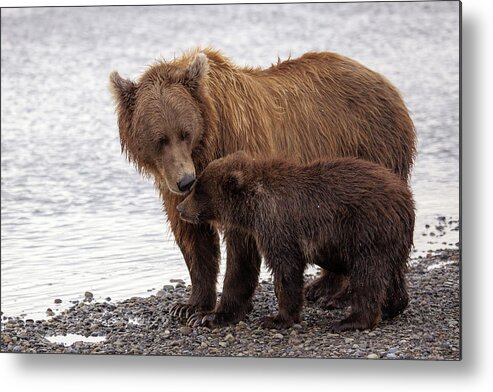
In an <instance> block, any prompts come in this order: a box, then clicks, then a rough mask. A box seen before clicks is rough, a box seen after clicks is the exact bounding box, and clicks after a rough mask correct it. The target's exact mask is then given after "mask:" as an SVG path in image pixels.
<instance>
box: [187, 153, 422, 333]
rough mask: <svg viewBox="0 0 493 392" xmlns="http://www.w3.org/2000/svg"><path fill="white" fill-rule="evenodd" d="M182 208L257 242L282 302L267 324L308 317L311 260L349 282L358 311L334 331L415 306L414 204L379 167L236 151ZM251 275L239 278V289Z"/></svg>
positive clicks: (212, 168) (210, 170) (210, 171)
mask: <svg viewBox="0 0 493 392" xmlns="http://www.w3.org/2000/svg"><path fill="white" fill-rule="evenodd" d="M178 210H179V211H180V214H181V217H182V219H185V220H187V221H189V222H192V223H199V222H201V223H205V222H209V223H212V224H214V225H216V226H219V227H221V228H222V229H223V230H225V231H226V232H228V231H231V230H238V231H240V232H243V233H244V235H247V236H252V237H253V238H254V239H255V242H256V244H257V246H258V250H259V252H260V254H261V255H262V256H263V257H264V258H265V262H266V264H267V266H268V267H269V268H270V270H271V271H272V273H273V275H274V287H275V293H276V296H277V299H278V302H279V313H278V314H277V315H276V316H274V317H268V318H266V319H265V320H264V326H266V327H269V328H286V327H289V326H290V325H292V324H293V323H295V322H298V321H299V316H300V310H301V307H302V303H303V297H302V291H303V273H304V270H305V267H306V265H307V264H317V265H319V266H321V267H322V268H324V269H326V270H328V271H330V272H331V273H332V274H334V275H336V276H340V277H345V278H347V281H348V282H349V290H350V291H351V297H350V305H351V313H350V314H349V315H348V317H346V318H345V319H344V320H342V321H340V322H337V323H336V324H335V325H333V329H334V330H346V329H366V328H373V327H375V325H377V323H378V322H379V321H380V320H381V318H382V315H383V314H384V315H386V317H394V316H395V315H397V314H399V313H401V312H402V311H403V310H404V309H405V308H406V306H407V304H408V295H407V290H406V283H405V278H404V274H405V272H406V268H407V260H408V256H409V252H410V250H411V247H412V244H413V230H414V202H413V198H412V194H411V191H410V190H409V188H408V187H407V185H406V183H405V182H404V181H402V180H401V179H400V178H399V177H398V176H396V175H395V174H393V173H391V172H390V170H388V169H386V168H383V167H381V166H379V165H377V164H374V163H371V162H367V161H363V160H359V159H354V158H339V159H334V160H318V161H315V162H313V163H310V164H307V165H299V164H296V163H294V162H290V161H286V160H280V159H268V160H258V159H257V160H252V159H251V158H249V157H247V156H245V154H241V153H236V154H232V155H230V156H228V157H226V158H223V159H220V160H217V161H214V162H212V163H211V164H210V165H209V166H208V167H207V168H206V169H205V170H204V171H203V173H202V175H201V176H200V177H199V179H198V180H197V183H196V186H195V188H194V189H193V191H192V193H191V194H190V195H189V196H188V197H187V198H186V199H185V200H184V201H183V202H182V203H181V204H180V205H179V206H178ZM236 262H237V261H236V260H228V263H236ZM248 281H249V279H246V280H240V281H238V282H236V284H237V291H239V292H241V291H242V285H243V284H244V282H248ZM203 320H204V321H205V322H206V323H207V322H210V321H213V322H214V321H215V319H214V318H212V319H211V318H209V317H207V316H206V317H204V318H203ZM212 324H214V323H212Z"/></svg>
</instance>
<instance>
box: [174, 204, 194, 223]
mask: <svg viewBox="0 0 493 392" xmlns="http://www.w3.org/2000/svg"><path fill="white" fill-rule="evenodd" d="M176 209H177V210H178V214H179V215H180V219H181V220H184V221H185V222H189V223H193V224H197V223H198V217H197V215H196V214H193V213H192V214H190V211H188V214H187V207H186V206H185V200H184V201H182V202H181V203H180V204H178V205H177V206H176Z"/></svg>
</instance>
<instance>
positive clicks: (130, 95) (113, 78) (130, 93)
mask: <svg viewBox="0 0 493 392" xmlns="http://www.w3.org/2000/svg"><path fill="white" fill-rule="evenodd" d="M109 88H110V92H111V94H112V95H113V99H114V100H115V102H116V103H117V104H119V105H121V107H124V108H126V109H130V107H131V105H132V103H133V100H134V97H135V83H134V82H132V81H131V80H128V79H124V78H122V77H121V76H120V75H119V74H118V72H116V71H113V72H112V73H111V74H110V85H109Z"/></svg>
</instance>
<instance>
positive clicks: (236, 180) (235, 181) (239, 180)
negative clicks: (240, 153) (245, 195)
mask: <svg viewBox="0 0 493 392" xmlns="http://www.w3.org/2000/svg"><path fill="white" fill-rule="evenodd" d="M244 184H245V179H244V176H243V172H241V171H240V170H233V171H232V172H229V173H227V174H226V177H225V178H224V182H223V188H224V190H226V191H230V192H233V193H238V192H240V191H241V190H242V189H243V186H244Z"/></svg>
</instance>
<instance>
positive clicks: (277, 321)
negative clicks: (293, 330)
mask: <svg viewBox="0 0 493 392" xmlns="http://www.w3.org/2000/svg"><path fill="white" fill-rule="evenodd" d="M293 324H294V321H293V320H286V319H284V318H281V317H279V316H274V317H271V316H268V317H264V318H263V319H262V327H263V328H268V329H287V328H289V327H291V326H292V325H293Z"/></svg>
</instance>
